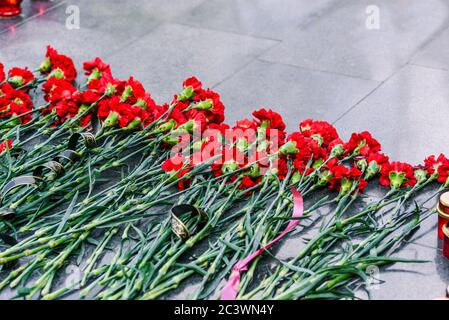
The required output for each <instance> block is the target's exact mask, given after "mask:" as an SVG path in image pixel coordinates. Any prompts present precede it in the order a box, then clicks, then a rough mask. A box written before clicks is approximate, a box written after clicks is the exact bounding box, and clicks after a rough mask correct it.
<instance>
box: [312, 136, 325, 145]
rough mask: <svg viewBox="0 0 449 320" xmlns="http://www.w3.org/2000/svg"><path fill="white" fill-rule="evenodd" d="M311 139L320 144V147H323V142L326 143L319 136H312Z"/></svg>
mask: <svg viewBox="0 0 449 320" xmlns="http://www.w3.org/2000/svg"><path fill="white" fill-rule="evenodd" d="M311 138H312V139H313V140H315V141H316V142H318V145H319V146H320V147H321V145H322V144H323V142H324V140H323V137H322V136H320V135H319V134H314V135H312V136H311Z"/></svg>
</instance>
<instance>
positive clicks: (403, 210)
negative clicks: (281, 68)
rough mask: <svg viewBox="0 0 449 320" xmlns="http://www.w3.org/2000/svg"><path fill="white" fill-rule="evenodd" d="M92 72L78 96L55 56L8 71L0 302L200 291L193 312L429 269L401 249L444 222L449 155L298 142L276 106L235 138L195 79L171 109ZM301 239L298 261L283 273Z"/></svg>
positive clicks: (0, 156) (102, 69)
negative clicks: (408, 158)
mask: <svg viewBox="0 0 449 320" xmlns="http://www.w3.org/2000/svg"><path fill="white" fill-rule="evenodd" d="M83 69H84V75H85V77H84V79H83V82H82V83H78V82H77V79H78V77H77V75H78V72H77V70H76V68H75V64H74V62H73V61H72V59H71V58H69V57H68V56H66V55H64V54H61V53H59V52H58V51H57V50H56V49H54V48H52V47H50V46H49V47H48V48H47V52H46V54H45V56H44V59H43V62H42V63H41V65H40V66H39V67H38V68H37V69H36V71H34V72H32V71H30V70H29V69H28V68H19V67H13V68H12V69H10V70H8V71H6V70H5V68H4V66H3V64H0V192H1V193H0V290H5V289H6V288H7V287H9V288H10V289H13V290H14V291H15V292H16V296H15V297H24V298H27V299H57V298H63V297H64V296H65V295H67V294H70V293H73V292H78V293H79V295H80V297H82V298H89V299H157V298H160V297H163V296H165V295H167V294H170V292H172V291H173V290H175V289H177V288H179V287H180V286H182V285H183V284H184V283H185V282H186V281H187V280H191V279H195V281H197V282H198V286H197V288H196V291H195V292H194V293H193V296H192V298H195V299H207V298H219V297H221V298H222V299H251V298H258V299H260V298H262V299H324V298H343V297H344V298H347V297H350V298H353V297H354V292H353V290H351V288H352V286H353V285H354V283H357V282H361V281H362V282H363V281H364V280H365V279H366V273H365V270H366V269H367V268H368V267H372V266H383V265H387V264H391V263H394V262H398V261H401V262H410V263H412V262H414V263H419V262H422V261H413V260H405V259H400V258H397V257H396V256H395V251H397V250H399V249H400V244H401V241H402V240H403V239H404V238H406V237H409V236H410V235H411V234H412V233H413V232H414V230H416V229H417V228H418V227H419V225H420V222H421V221H422V220H424V219H426V218H427V217H428V216H430V215H431V214H433V213H435V210H429V209H427V208H428V206H426V203H428V202H429V201H430V200H431V199H433V198H434V196H435V195H436V194H438V193H439V192H441V191H443V190H444V189H445V188H447V187H448V185H449V178H448V173H449V160H448V159H447V158H446V157H445V156H444V155H439V156H438V157H436V156H429V157H427V158H426V159H425V160H424V162H423V164H421V165H417V166H413V165H410V164H408V163H402V162H397V161H392V160H390V159H389V157H388V156H387V155H385V154H384V153H382V150H381V149H382V147H381V144H380V142H379V141H378V140H377V139H375V138H374V137H373V136H372V135H371V134H370V133H369V132H367V131H364V132H360V133H353V134H352V135H351V136H350V139H349V140H348V141H343V140H342V139H341V137H340V136H339V134H338V131H337V129H336V128H335V127H334V126H332V125H331V124H329V123H328V122H326V121H316V120H313V119H306V120H302V121H300V122H299V123H298V127H297V131H296V132H293V133H288V132H286V126H285V123H284V120H283V118H282V115H280V114H279V113H276V112H275V111H273V110H272V109H266V108H261V109H258V110H256V111H254V112H253V113H252V116H253V118H252V119H242V120H240V121H237V122H236V123H235V124H227V123H225V112H224V110H225V106H224V104H223V102H222V101H221V97H220V95H219V93H217V92H215V91H213V90H211V89H208V88H206V87H205V86H204V85H203V83H202V82H201V81H200V80H199V79H197V78H196V77H190V78H187V79H186V80H185V81H184V82H183V83H182V85H180V89H179V91H178V92H176V93H175V94H174V95H173V99H172V100H171V101H170V102H168V103H162V104H158V103H156V101H155V100H154V99H153V97H152V96H151V94H150V93H149V92H148V91H147V90H146V89H145V88H144V86H143V85H142V83H140V82H139V81H138V80H136V79H135V78H134V77H130V78H129V79H127V80H122V79H118V78H115V77H114V76H113V73H112V70H111V67H110V66H109V65H108V64H107V63H105V62H104V61H102V60H101V59H100V58H98V57H97V58H95V59H93V60H92V61H87V62H84V63H83ZM36 101H42V102H36ZM298 120H300V119H298ZM375 184H380V185H381V187H382V188H383V189H382V190H385V194H384V195H383V196H382V197H380V199H378V200H376V201H371V202H369V201H367V199H368V198H369V196H368V195H367V194H366V190H367V189H369V188H370V187H371V186H373V185H375ZM432 187H433V189H434V192H432V194H431V195H430V196H429V197H427V199H422V197H421V196H420V195H422V191H423V190H428V189H429V188H432ZM315 224H319V225H320V227H319V229H318V230H317V232H315V233H313V234H314V235H312V236H309V229H311V228H312V226H313V225H315ZM293 231H295V232H296V233H297V236H296V238H297V239H295V240H297V241H298V243H299V245H298V252H297V253H296V256H295V257H294V258H291V259H289V260H286V261H284V260H281V259H278V258H277V257H276V256H275V254H274V253H273V251H271V250H270V248H271V247H273V246H274V247H276V246H278V245H279V243H280V242H282V241H283V238H284V237H285V236H287V234H289V233H290V234H292V233H293ZM267 257H271V258H274V261H275V263H274V264H273V265H272V266H271V267H270V268H269V271H268V272H262V271H261V270H262V268H261V266H260V263H261V262H263V261H264V260H265V259H266V258H267ZM73 265H76V267H77V268H79V270H80V272H81V276H80V277H79V278H77V279H75V280H74V281H71V282H68V281H65V282H64V283H63V284H62V285H61V281H59V279H60V278H64V277H65V276H67V273H66V272H64V271H65V270H66V268H67V266H73Z"/></svg>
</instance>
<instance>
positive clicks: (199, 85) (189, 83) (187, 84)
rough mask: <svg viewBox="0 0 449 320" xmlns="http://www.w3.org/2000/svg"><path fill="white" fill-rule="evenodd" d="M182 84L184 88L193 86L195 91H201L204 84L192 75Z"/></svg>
mask: <svg viewBox="0 0 449 320" xmlns="http://www.w3.org/2000/svg"><path fill="white" fill-rule="evenodd" d="M182 86H183V87H184V89H186V88H189V87H190V88H192V91H193V92H195V93H198V92H200V91H201V90H202V88H203V84H202V83H201V81H200V80H198V79H197V78H196V77H190V78H187V79H185V80H184V83H183V84H182Z"/></svg>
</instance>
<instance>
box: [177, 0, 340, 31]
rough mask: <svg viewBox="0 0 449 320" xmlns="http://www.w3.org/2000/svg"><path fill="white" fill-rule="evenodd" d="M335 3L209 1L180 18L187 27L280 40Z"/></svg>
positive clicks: (318, 0) (319, 0) (321, 0)
mask: <svg viewBox="0 0 449 320" xmlns="http://www.w3.org/2000/svg"><path fill="white" fill-rule="evenodd" d="M337 2H339V1H335V0H315V1H309V0H284V1H282V3H276V2H274V1H272V0H253V1H246V0H209V1H205V2H204V3H203V4H201V5H200V6H198V7H195V8H194V9H193V10H191V11H190V12H188V13H187V14H185V15H182V16H180V18H179V21H180V22H182V23H185V24H188V25H193V26H200V27H204V28H210V29H216V30H224V31H230V32H236V33H239V34H246V35H253V36H259V37H268V38H272V39H283V38H284V37H285V36H287V35H289V34H291V32H292V31H293V30H294V29H295V28H297V27H298V26H301V25H305V24H307V23H308V22H309V21H312V20H313V19H315V18H317V17H320V16H321V15H322V14H323V13H325V12H327V11H328V10H329V8H333V6H334V5H337Z"/></svg>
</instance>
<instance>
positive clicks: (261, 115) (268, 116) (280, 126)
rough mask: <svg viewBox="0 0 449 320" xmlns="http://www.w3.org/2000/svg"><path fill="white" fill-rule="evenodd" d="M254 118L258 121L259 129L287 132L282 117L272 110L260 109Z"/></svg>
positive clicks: (255, 112) (254, 114)
mask: <svg viewBox="0 0 449 320" xmlns="http://www.w3.org/2000/svg"><path fill="white" fill-rule="evenodd" d="M253 116H254V117H255V118H256V119H257V126H258V127H262V128H270V129H277V130H281V131H284V130H285V123H284V120H283V119H282V116H281V115H280V114H279V113H277V112H274V111H273V110H271V109H269V110H265V109H260V110H257V111H254V112H253Z"/></svg>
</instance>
